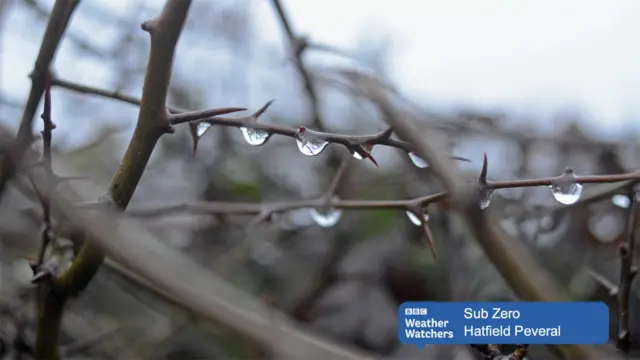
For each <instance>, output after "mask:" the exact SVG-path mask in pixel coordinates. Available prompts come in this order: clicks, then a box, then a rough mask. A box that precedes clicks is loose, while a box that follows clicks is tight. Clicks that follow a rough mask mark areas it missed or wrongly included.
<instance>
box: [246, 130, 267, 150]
mask: <svg viewBox="0 0 640 360" xmlns="http://www.w3.org/2000/svg"><path fill="white" fill-rule="evenodd" d="M240 131H241V132H242V136H243V137H244V140H245V141H246V142H247V144H249V145H253V146H260V145H262V144H264V143H266V142H267V139H268V138H269V133H268V132H267V131H264V130H258V129H251V128H246V127H241V128H240Z"/></svg>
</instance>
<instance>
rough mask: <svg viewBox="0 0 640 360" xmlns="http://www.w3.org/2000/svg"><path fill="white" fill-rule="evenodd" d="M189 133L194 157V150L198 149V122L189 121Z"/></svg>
mask: <svg viewBox="0 0 640 360" xmlns="http://www.w3.org/2000/svg"><path fill="white" fill-rule="evenodd" d="M189 133H190V134H191V139H192V140H193V157H194V158H195V157H196V152H197V150H198V140H200V138H199V137H198V124H197V123H189Z"/></svg>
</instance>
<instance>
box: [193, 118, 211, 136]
mask: <svg viewBox="0 0 640 360" xmlns="http://www.w3.org/2000/svg"><path fill="white" fill-rule="evenodd" d="M210 127H211V124H210V123H208V122H206V121H202V122H199V123H198V125H196V136H197V137H202V135H204V133H205V132H206V131H207V130H209V128H210Z"/></svg>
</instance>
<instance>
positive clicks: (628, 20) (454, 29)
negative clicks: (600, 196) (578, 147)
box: [0, 0, 640, 134]
mask: <svg viewBox="0 0 640 360" xmlns="http://www.w3.org/2000/svg"><path fill="white" fill-rule="evenodd" d="M93 1H95V2H100V3H103V4H105V5H106V6H107V7H108V8H111V9H113V10H114V11H118V10H121V9H124V8H130V7H129V6H127V5H128V4H127V2H126V1H124V0H109V1H106V0H100V1H97V0H93ZM243 1H246V2H247V4H248V6H251V7H252V9H253V10H254V11H255V14H256V19H257V21H258V25H256V29H259V31H258V33H259V34H260V36H261V37H262V38H263V39H264V41H266V42H271V43H274V44H275V43H277V44H281V43H282V36H283V35H282V30H281V28H280V26H279V24H278V23H277V20H276V17H275V16H274V13H273V9H272V8H271V6H270V2H269V1H266V0H243ZM52 3H53V1H51V4H52ZM156 3H157V6H160V5H161V3H162V2H161V1H159V0H147V4H148V5H153V6H156ZM125 4H127V5H125ZM285 5H286V7H287V8H288V9H289V12H290V14H291V18H292V19H293V21H294V25H295V27H296V29H297V30H298V31H300V32H301V33H306V34H308V35H310V36H311V38H312V39H316V40H318V41H320V42H322V43H327V44H333V45H336V46H339V47H344V48H354V47H355V44H354V43H355V42H357V41H360V40H361V39H363V36H366V34H373V37H374V39H375V38H384V37H389V38H390V39H392V40H393V41H392V47H391V49H390V51H391V53H390V65H391V67H390V75H391V76H392V80H394V81H395V82H396V83H397V84H398V85H399V87H400V88H401V90H402V91H403V92H404V93H405V94H409V95H411V96H412V97H413V98H414V99H415V100H420V101H422V102H425V101H426V102H427V103H426V104H427V105H432V106H435V107H443V106H449V105H456V104H465V105H475V106H481V107H492V108H511V109H515V110H518V111H520V112H521V111H531V112H544V113H548V112H549V111H550V110H553V109H558V108H563V107H578V108H579V109H582V110H584V111H585V112H586V114H587V115H588V116H589V117H591V123H592V124H593V126H595V127H596V128H597V129H598V131H601V132H606V133H609V134H615V133H619V132H620V131H622V129H623V125H624V124H626V126H630V125H631V120H632V117H633V115H634V114H636V115H640V105H639V104H640V101H638V100H640V96H639V95H638V91H637V90H636V89H637V88H638V86H639V85H640V67H639V66H638V65H637V64H638V59H640V42H638V41H637V39H635V34H637V33H638V32H639V31H640V23H639V22H637V21H636V20H637V16H638V14H640V2H639V1H637V0H616V1H578V0H575V1H570V0H563V1H551V0H536V1H531V0H529V1H524V0H523V1H513V0H483V1H477V0H448V1H441V0H424V1H408V0H394V1H391V0H379V1H372V0H348V1H347V0H323V1H322V2H310V1H306V0H289V1H285ZM80 6H82V5H80ZM78 19H79V17H78V16H76V18H75V19H74V22H76V21H78ZM83 23H85V22H83ZM4 36H5V39H6V41H5V43H4V47H5V50H4V51H3V52H2V54H1V56H2V58H1V62H0V64H1V66H2V72H1V73H0V75H1V79H2V81H1V83H0V86H1V87H2V91H3V93H7V92H9V93H11V95H12V97H13V98H16V99H19V100H23V99H24V98H25V96H26V93H27V90H28V86H29V82H28V80H27V78H26V74H27V73H28V72H29V71H30V69H31V67H32V66H33V65H32V64H33V60H34V58H35V54H36V52H37V44H29V43H28V41H29V40H30V38H29V37H22V36H18V35H17V34H13V35H12V34H6V33H5V34H4ZM38 37H39V35H38V36H36V37H35V38H38ZM96 39H98V37H97V36H96ZM98 40H99V39H98ZM280 46H281V45H280ZM7 49H11V51H6V50H7ZM70 56H71V57H72V56H73V55H72V54H71V55H68V56H67V57H66V60H67V61H68V60H70V59H69V57H70ZM60 60H62V59H60ZM60 62H61V61H59V63H60ZM90 68H91V66H90V65H86V64H84V65H82V66H78V68H77V69H75V70H77V71H78V72H85V71H89V70H90ZM90 72H91V74H89V73H86V74H80V73H76V75H77V77H79V78H80V79H79V80H87V81H88V82H91V83H93V82H94V81H96V79H97V78H101V77H102V78H104V76H107V74H103V73H101V71H99V70H97V69H93V70H91V71H90ZM98 82H102V81H98ZM249 86H251V84H249ZM251 105H253V104H251ZM636 118H637V117H636Z"/></svg>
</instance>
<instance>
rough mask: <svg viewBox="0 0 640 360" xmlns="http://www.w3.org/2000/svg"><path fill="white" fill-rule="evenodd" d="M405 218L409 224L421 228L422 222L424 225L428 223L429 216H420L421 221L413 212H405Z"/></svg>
mask: <svg viewBox="0 0 640 360" xmlns="http://www.w3.org/2000/svg"><path fill="white" fill-rule="evenodd" d="M407 217H408V218H409V220H410V221H411V223H412V224H413V225H415V226H422V224H423V222H424V223H425V224H426V223H427V221H429V214H422V220H420V218H419V217H418V215H416V214H414V212H413V211H411V210H407Z"/></svg>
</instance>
